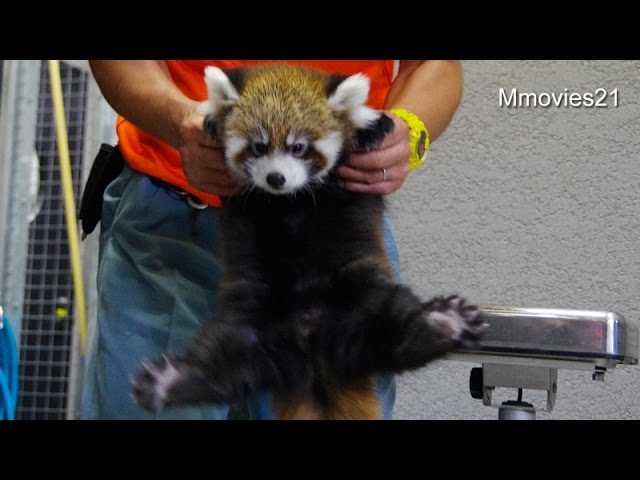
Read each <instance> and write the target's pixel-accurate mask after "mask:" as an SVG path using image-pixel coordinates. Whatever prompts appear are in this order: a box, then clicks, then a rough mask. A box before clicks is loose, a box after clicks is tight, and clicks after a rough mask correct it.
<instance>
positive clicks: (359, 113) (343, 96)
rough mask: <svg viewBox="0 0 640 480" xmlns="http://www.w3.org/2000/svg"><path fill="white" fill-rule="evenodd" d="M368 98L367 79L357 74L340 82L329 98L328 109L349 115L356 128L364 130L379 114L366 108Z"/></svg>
mask: <svg viewBox="0 0 640 480" xmlns="http://www.w3.org/2000/svg"><path fill="white" fill-rule="evenodd" d="M368 96H369V78H368V77H367V76H366V75H363V74H361V73H357V74H355V75H351V76H350V77H348V78H346V79H345V80H343V81H342V83H341V84H340V85H338V88H336V91H335V92H333V94H332V95H331V96H330V97H329V100H328V103H329V108H331V109H332V110H335V111H338V112H343V111H346V112H347V113H348V114H349V118H350V119H351V121H352V122H353V123H354V125H355V126H356V128H366V127H368V126H369V125H371V124H372V123H373V122H375V121H376V120H377V119H378V118H379V117H380V113H379V112H377V111H376V110H374V109H372V108H369V107H367V106H366V105H365V104H366V102H367V97H368Z"/></svg>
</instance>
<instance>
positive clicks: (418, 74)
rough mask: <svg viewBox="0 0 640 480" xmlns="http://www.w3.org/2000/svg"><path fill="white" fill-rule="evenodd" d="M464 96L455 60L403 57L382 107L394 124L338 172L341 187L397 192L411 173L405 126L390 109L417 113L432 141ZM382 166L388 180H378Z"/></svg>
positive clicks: (384, 192)
mask: <svg viewBox="0 0 640 480" xmlns="http://www.w3.org/2000/svg"><path fill="white" fill-rule="evenodd" d="M461 97H462V67H461V65H460V62H459V61H455V60H403V61H400V68H399V70H398V75H397V77H396V79H395V80H394V82H393V85H392V86H391V89H390V90H389V94H388V96H387V100H386V103H385V106H384V109H385V110H387V112H386V113H387V115H389V117H391V119H392V120H393V121H394V124H395V128H394V130H393V132H391V133H390V134H388V135H387V136H386V137H385V139H384V140H383V142H382V144H381V145H380V147H379V148H378V149H376V150H374V151H371V152H366V153H354V154H352V155H351V157H350V158H349V160H348V161H347V163H346V164H345V165H343V166H341V167H340V168H339V170H338V176H339V178H340V179H341V180H342V181H343V182H344V188H346V189H348V190H352V191H357V192H368V193H378V194H385V195H386V194H390V193H393V192H395V191H396V190H398V189H399V188H400V187H401V186H402V184H403V183H404V181H405V179H406V177H407V175H408V174H409V154H410V149H409V129H408V127H407V125H406V123H405V122H404V121H403V120H401V119H400V118H398V117H397V116H395V115H393V114H392V113H389V112H388V110H391V109H392V108H404V109H406V110H409V111H410V112H413V113H415V114H416V115H417V116H418V117H419V118H420V119H421V120H422V121H423V122H424V124H425V126H426V127H427V130H428V131H429V138H430V141H431V142H433V141H434V140H435V139H436V138H438V137H439V136H440V135H441V134H442V132H444V130H445V129H446V128H447V126H448V125H449V122H451V119H452V118H453V115H454V113H455V111H456V109H457V108H458V105H459V103H460V99H461ZM382 169H385V170H386V172H387V181H382V177H383V174H382Z"/></svg>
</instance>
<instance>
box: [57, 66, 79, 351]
mask: <svg viewBox="0 0 640 480" xmlns="http://www.w3.org/2000/svg"><path fill="white" fill-rule="evenodd" d="M49 80H50V83H51V98H52V99H53V113H54V118H55V124H56V139H57V144H58V157H59V159H60V177H61V179H62V193H63V198H64V216H65V219H66V221H67V236H68V237H69V256H70V257H71V271H72V274H73V290H74V298H75V304H76V309H75V311H76V318H77V319H78V325H79V333H80V352H81V353H82V355H84V353H85V350H86V344H87V309H86V306H85V296H84V283H83V280H82V264H81V262H80V237H79V236H78V220H77V218H76V204H75V197H74V194H73V180H72V177H71V158H70V156H69V139H68V137H67V124H66V121H65V116H64V100H63V97H62V81H61V80H60V63H59V62H58V60H49Z"/></svg>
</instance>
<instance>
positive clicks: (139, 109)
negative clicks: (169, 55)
mask: <svg viewBox="0 0 640 480" xmlns="http://www.w3.org/2000/svg"><path fill="white" fill-rule="evenodd" d="M89 64H90V66H91V71H92V72H93V75H94V78H95V79H96V82H97V83H98V85H99V86H100V90H101V91H102V94H103V95H104V97H105V99H106V100H107V102H109V104H110V105H111V107H112V108H113V109H114V110H115V111H116V112H118V113H119V114H120V115H122V116H123V117H125V118H126V119H127V120H129V121H130V122H132V123H133V124H135V125H136V126H138V127H139V128H141V129H142V130H144V131H145V132H147V133H149V134H151V135H153V136H155V137H157V138H159V139H161V140H162V141H164V142H166V143H167V144H169V145H171V146H172V147H174V148H178V146H179V143H180V125H181V123H182V122H183V121H184V119H185V118H186V117H187V115H188V114H189V113H191V112H192V111H193V110H194V109H195V108H196V105H197V102H195V101H194V100H191V99H189V98H188V97H186V96H185V95H184V94H183V93H182V92H181V91H180V90H179V89H178V87H177V86H176V85H175V84H174V82H173V80H172V79H171V75H170V74H169V71H168V70H167V67H166V65H165V63H164V62H163V61H160V60H91V61H89Z"/></svg>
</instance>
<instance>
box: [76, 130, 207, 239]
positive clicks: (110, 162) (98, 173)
mask: <svg viewBox="0 0 640 480" xmlns="http://www.w3.org/2000/svg"><path fill="white" fill-rule="evenodd" d="M124 164H125V161H124V158H123V157H122V153H121V152H120V149H119V148H118V147H117V146H115V147H114V146H113V145H108V144H106V143H104V144H102V145H101V147H100V151H99V152H98V155H97V156H96V158H95V160H94V162H93V165H92V166H91V171H90V172H89V177H88V179H87V183H86V184H85V187H84V189H83V194H82V200H81V201H80V212H79V215H78V217H79V219H80V220H81V222H82V238H83V239H84V238H85V237H86V236H87V235H89V234H90V233H91V232H93V230H94V228H96V225H97V224H98V222H99V221H100V217H101V216H102V201H103V195H104V191H105V189H106V188H107V185H109V184H110V183H111V182H112V181H114V180H115V179H116V178H117V177H118V175H120V172H122V169H123V167H124ZM149 178H150V179H151V181H152V182H153V183H154V184H156V185H157V186H159V187H162V188H164V189H165V190H166V191H167V192H168V193H169V194H170V195H175V197H174V198H179V199H184V200H185V201H186V202H187V203H188V204H189V205H190V206H191V207H193V208H195V209H196V210H204V209H205V208H207V204H206V203H204V202H202V201H201V200H200V199H199V198H198V197H196V196H195V195H192V194H190V193H189V192H185V191H184V190H183V189H181V188H178V187H176V186H174V185H171V184H169V183H167V182H164V181H162V180H160V179H158V178H154V177H149Z"/></svg>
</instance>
